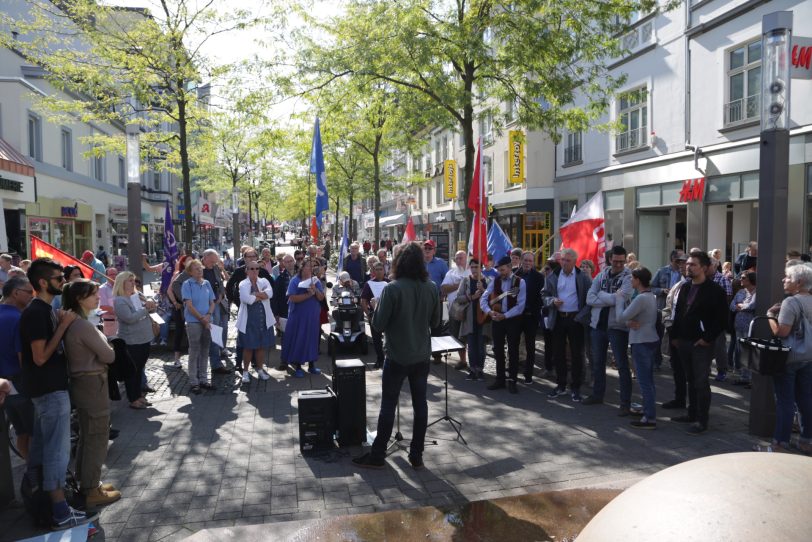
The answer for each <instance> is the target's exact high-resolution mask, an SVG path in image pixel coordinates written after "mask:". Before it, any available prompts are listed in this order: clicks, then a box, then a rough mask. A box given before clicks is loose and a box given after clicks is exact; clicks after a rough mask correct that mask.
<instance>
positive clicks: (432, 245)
mask: <svg viewBox="0 0 812 542" xmlns="http://www.w3.org/2000/svg"><path fill="white" fill-rule="evenodd" d="M423 246H424V247H431V248H437V243H435V242H434V241H433V240H432V239H429V240H428V241H426V242H425V243H423Z"/></svg>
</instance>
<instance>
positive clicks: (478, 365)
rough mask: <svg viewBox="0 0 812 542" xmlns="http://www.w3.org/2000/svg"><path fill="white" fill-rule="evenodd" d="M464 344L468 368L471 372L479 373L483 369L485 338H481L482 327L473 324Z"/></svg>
mask: <svg viewBox="0 0 812 542" xmlns="http://www.w3.org/2000/svg"><path fill="white" fill-rule="evenodd" d="M465 342H466V344H467V345H468V366H469V367H471V370H472V371H473V370H477V371H481V370H482V369H484V368H485V338H484V337H483V336H482V326H480V325H477V324H474V328H473V329H472V330H471V333H469V334H468V336H467V337H466V338H465Z"/></svg>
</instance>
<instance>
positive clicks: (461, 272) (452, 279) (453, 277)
mask: <svg viewBox="0 0 812 542" xmlns="http://www.w3.org/2000/svg"><path fill="white" fill-rule="evenodd" d="M470 274H471V271H470V270H468V269H460V268H459V267H457V266H456V265H455V266H453V267H452V268H451V269H449V270H448V273H446V274H445V278H444V279H443V282H442V284H441V286H449V285H454V286H459V285H460V282H462V279H464V278H465V277H467V276H469V275H470ZM456 298H457V290H454V291H453V292H450V293H449V294H448V295H447V296H446V299H447V300H448V305H449V306H451V304H452V303H453V302H454V299H456Z"/></svg>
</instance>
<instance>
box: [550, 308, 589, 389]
mask: <svg viewBox="0 0 812 542" xmlns="http://www.w3.org/2000/svg"><path fill="white" fill-rule="evenodd" d="M553 335H554V336H555V338H554V339H553V349H554V351H555V376H556V381H557V384H558V387H559V388H561V389H564V388H566V387H567V343H569V345H570V366H571V369H570V370H571V373H572V374H571V375H570V376H571V384H570V385H571V389H572V391H580V390H581V383H582V382H583V379H584V326H582V325H581V324H579V323H578V322H576V321H575V315H572V316H568V317H562V316H561V314H558V315H557V316H556V319H555V327H554V328H553Z"/></svg>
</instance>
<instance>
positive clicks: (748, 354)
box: [738, 316, 790, 376]
mask: <svg viewBox="0 0 812 542" xmlns="http://www.w3.org/2000/svg"><path fill="white" fill-rule="evenodd" d="M756 320H775V318H772V317H770V316H757V317H755V318H753V320H751V321H750V328H749V330H748V332H747V335H748V336H747V337H739V339H738V340H739V346H740V347H741V361H742V364H744V365H745V366H747V367H749V368H750V369H751V370H753V371H755V372H757V373H758V374H760V375H765V376H770V375H776V374H781V373H783V372H784V369H786V366H787V357H788V356H789V352H790V348H789V347H788V346H785V345H784V344H783V343H782V342H781V339H778V338H776V337H772V338H770V339H759V338H756V337H753V336H752V335H753V323H754V322H755V321H756Z"/></svg>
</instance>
